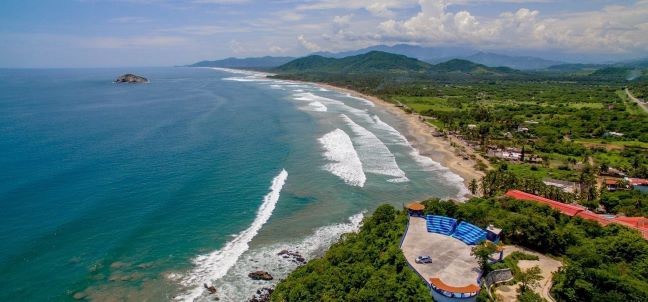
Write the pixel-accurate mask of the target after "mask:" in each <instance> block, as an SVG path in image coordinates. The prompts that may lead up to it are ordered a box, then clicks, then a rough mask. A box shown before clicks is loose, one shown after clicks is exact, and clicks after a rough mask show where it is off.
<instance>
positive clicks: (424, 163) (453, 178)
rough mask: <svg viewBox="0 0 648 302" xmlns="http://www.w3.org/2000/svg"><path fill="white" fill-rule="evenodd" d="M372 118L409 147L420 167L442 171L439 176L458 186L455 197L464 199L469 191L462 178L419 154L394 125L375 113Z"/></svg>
mask: <svg viewBox="0 0 648 302" xmlns="http://www.w3.org/2000/svg"><path fill="white" fill-rule="evenodd" d="M372 118H373V119H374V121H375V123H376V126H377V127H378V128H380V129H383V130H385V131H387V132H388V133H389V134H390V135H392V136H393V137H394V138H395V139H396V141H397V142H398V143H399V144H401V145H404V146H407V147H409V148H410V149H411V151H410V153H409V154H410V156H411V157H412V159H414V161H416V162H417V163H418V164H419V165H420V166H421V167H423V168H424V169H425V170H427V171H439V172H442V173H441V176H442V177H443V178H445V179H446V180H448V181H449V182H450V183H454V184H456V185H457V187H458V188H459V193H458V194H457V199H459V200H462V199H465V197H464V196H465V195H467V194H469V193H470V192H469V191H468V189H467V188H466V186H465V185H464V179H463V178H462V177H461V176H459V175H457V174H456V173H454V172H452V171H450V169H448V168H447V167H444V166H443V165H441V164H440V163H438V162H436V161H434V160H432V159H431V158H429V157H427V156H423V155H421V153H420V152H419V150H418V149H416V148H414V146H412V144H411V143H410V142H409V141H408V140H407V138H406V137H405V136H403V134H401V133H400V132H399V131H398V130H396V129H395V128H394V127H392V126H390V125H389V124H387V123H385V122H383V121H382V120H381V119H380V118H379V117H378V116H377V115H374V116H372Z"/></svg>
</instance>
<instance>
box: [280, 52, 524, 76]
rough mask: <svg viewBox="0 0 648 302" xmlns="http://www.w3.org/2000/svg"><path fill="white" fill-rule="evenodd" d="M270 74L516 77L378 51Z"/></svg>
mask: <svg viewBox="0 0 648 302" xmlns="http://www.w3.org/2000/svg"><path fill="white" fill-rule="evenodd" d="M272 71H274V72H277V73H283V74H309V73H310V74H313V73H328V74H337V73H339V74H380V73H391V74H394V73H397V74H409V75H413V74H419V75H450V76H466V75H475V76H477V75H488V76H502V75H508V74H515V73H519V71H517V70H514V69H511V68H508V67H488V66H485V65H482V64H476V63H473V62H470V61H467V60H460V59H453V60H450V61H447V62H444V63H440V64H437V65H432V64H429V63H426V62H423V61H420V60H417V59H414V58H409V57H407V56H404V55H399V54H392V53H387V52H382V51H371V52H368V53H366V54H361V55H355V56H349V57H345V58H339V59H338V58H327V57H323V56H319V55H311V56H308V57H304V58H299V59H296V60H293V61H291V62H288V63H286V64H284V65H281V66H279V67H277V68H274V69H272Z"/></svg>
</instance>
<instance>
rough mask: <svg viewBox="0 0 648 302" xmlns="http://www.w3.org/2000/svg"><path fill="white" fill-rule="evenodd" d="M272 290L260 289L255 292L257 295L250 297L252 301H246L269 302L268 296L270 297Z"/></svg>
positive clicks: (267, 288)
mask: <svg viewBox="0 0 648 302" xmlns="http://www.w3.org/2000/svg"><path fill="white" fill-rule="evenodd" d="M273 291H274V289H272V288H269V287H264V288H262V289H259V290H257V294H256V295H254V297H252V299H250V300H248V302H269V301H270V295H272V292H273Z"/></svg>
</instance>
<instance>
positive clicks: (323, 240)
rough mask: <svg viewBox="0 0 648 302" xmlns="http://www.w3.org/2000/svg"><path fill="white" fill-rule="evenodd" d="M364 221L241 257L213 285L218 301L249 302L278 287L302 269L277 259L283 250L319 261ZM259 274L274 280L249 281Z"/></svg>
mask: <svg viewBox="0 0 648 302" xmlns="http://www.w3.org/2000/svg"><path fill="white" fill-rule="evenodd" d="M363 217H364V215H363V213H359V214H356V215H353V216H351V217H350V218H349V221H348V222H346V223H339V224H332V225H328V226H323V227H320V228H318V229H316V230H315V232H314V233H313V234H312V235H310V236H308V237H306V238H304V239H301V240H296V241H294V242H287V243H279V244H273V245H270V246H265V247H260V248H258V249H252V250H249V251H248V252H246V253H245V254H244V255H243V256H241V258H240V259H239V260H238V261H237V262H236V265H234V266H233V267H232V269H231V270H230V271H229V272H228V273H227V275H226V276H225V277H223V278H221V279H219V280H217V281H215V282H214V286H215V287H216V288H217V289H218V297H219V299H220V300H221V301H236V302H238V301H247V300H248V299H249V298H250V297H252V296H253V295H254V293H255V292H256V290H257V289H259V288H262V287H270V286H272V285H275V284H276V283H277V282H278V280H281V279H284V278H286V277H287V276H288V274H290V272H292V271H293V270H295V269H296V268H297V267H299V266H300V265H301V263H300V262H299V261H295V259H294V258H293V257H287V258H284V257H282V256H280V255H278V254H279V252H281V251H284V250H286V251H291V252H296V253H299V255H301V256H302V257H303V258H304V260H306V261H308V260H310V259H313V258H315V257H319V256H321V255H323V254H324V252H325V251H326V250H327V249H328V248H329V247H330V246H331V245H332V244H333V243H335V242H336V241H337V240H338V239H339V238H340V236H341V235H342V234H345V233H350V232H357V231H358V230H359V228H360V225H361V223H362V219H363ZM257 270H262V271H267V272H269V273H271V274H272V276H273V277H274V280H272V281H269V282H268V281H255V280H252V279H250V278H249V277H248V275H247V274H248V273H249V272H252V271H257Z"/></svg>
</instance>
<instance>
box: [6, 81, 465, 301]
mask: <svg viewBox="0 0 648 302" xmlns="http://www.w3.org/2000/svg"><path fill="white" fill-rule="evenodd" d="M126 72H133V73H136V74H141V75H143V76H145V77H147V78H149V79H150V80H151V83H149V84H139V85H132V84H114V83H112V81H113V80H114V79H115V78H116V77H117V76H118V75H120V74H123V73H126ZM400 127H402V124H401V123H400V122H399V121H397V120H395V119H394V118H393V117H392V116H390V115H389V114H388V113H386V112H385V111H384V110H381V109H380V108H378V107H374V106H373V104H372V103H371V102H369V101H367V100H363V99H358V98H354V97H351V96H348V95H344V94H340V93H338V92H334V91H329V90H326V89H322V88H319V87H317V86H315V85H311V84H302V83H292V82H285V81H278V80H268V79H265V78H264V77H263V76H261V75H258V74H254V73H248V72H234V71H227V70H215V69H208V68H134V69H128V70H125V69H43V70H38V69H20V70H12V69H0V154H1V156H0V208H1V210H0V279H1V280H0V301H70V300H74V297H73V295H74V294H77V298H80V297H81V296H86V297H87V298H88V299H90V300H96V301H106V300H121V299H123V300H129V301H143V300H148V301H160V300H178V301H191V300H193V299H197V300H203V299H205V298H206V297H207V295H206V294H205V293H204V291H203V283H213V284H214V285H215V287H216V288H217V289H218V291H219V293H218V296H219V297H220V298H221V301H241V300H245V299H248V298H250V297H251V296H252V295H253V294H254V292H255V291H256V290H257V289H259V288H261V287H264V286H267V285H269V284H272V283H266V282H264V281H252V280H250V279H249V278H248V277H247V274H248V273H249V272H250V271H254V270H266V271H269V272H270V273H271V274H273V275H274V277H275V280H277V279H281V278H283V277H285V276H286V275H287V274H288V273H289V272H290V271H291V270H292V269H294V268H295V267H296V266H297V264H296V263H295V262H294V261H293V260H294V259H292V258H288V259H286V258H282V257H281V256H278V255H277V253H278V252H279V251H281V250H283V249H288V250H291V251H297V252H299V253H300V254H301V255H303V256H304V257H305V258H306V259H311V258H313V257H316V256H318V255H321V253H322V252H323V251H324V250H325V249H326V248H327V247H328V246H329V245H330V244H331V243H332V242H334V241H335V240H336V239H337V238H338V237H339V236H340V234H342V233H344V232H349V231H353V230H355V229H357V227H358V225H359V223H360V221H361V219H362V215H363V213H370V212H371V211H372V210H373V209H375V208H376V207H377V206H378V205H379V204H381V203H386V202H387V203H391V204H393V205H396V206H401V205H402V204H404V203H407V202H409V201H412V200H417V199H422V198H425V197H430V196H436V197H441V198H445V197H449V198H456V197H457V196H462V195H463V194H464V193H465V192H466V190H465V188H464V187H463V184H462V182H461V179H460V178H459V177H458V176H456V175H454V174H452V173H450V172H449V171H448V170H447V169H445V168H443V167H441V166H439V165H438V164H437V163H435V162H433V161H431V160H430V159H429V158H425V157H422V156H420V155H418V152H417V151H416V150H415V149H413V148H412V147H411V146H410V145H409V143H408V142H407V141H406V140H405V138H404V137H403V136H402V135H401V134H400V132H399V131H398V130H397V129H399V128H400Z"/></svg>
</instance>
